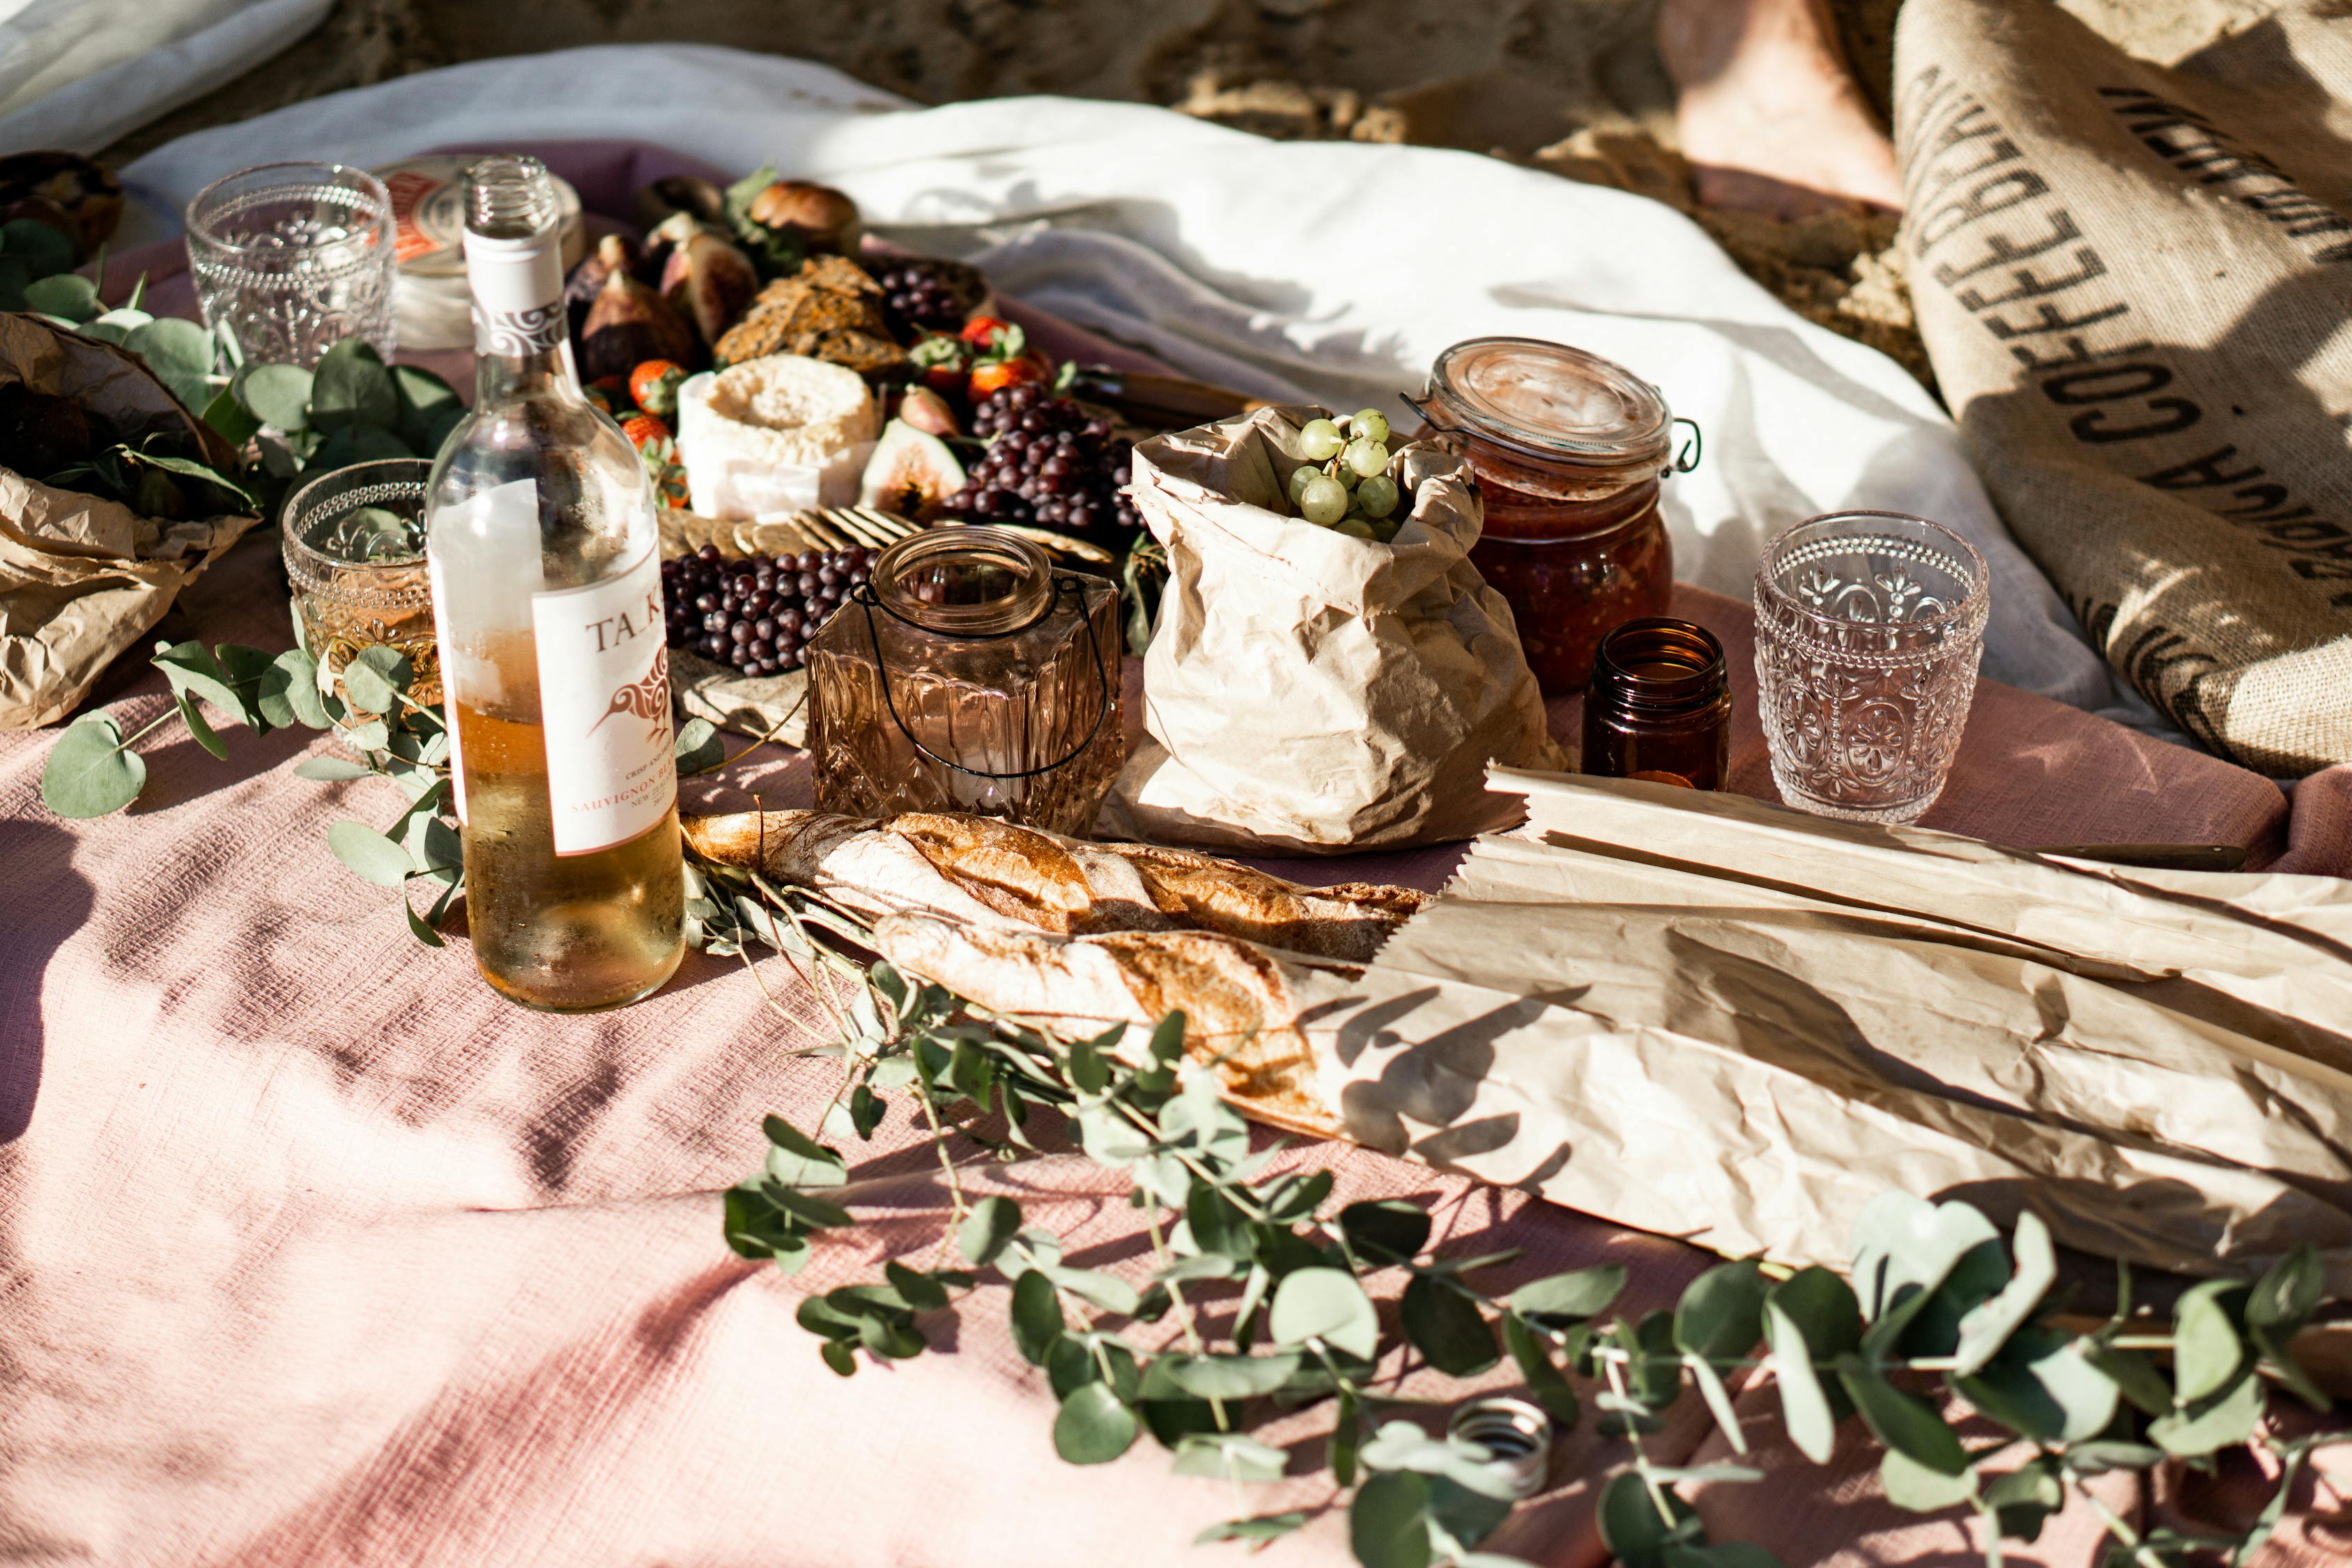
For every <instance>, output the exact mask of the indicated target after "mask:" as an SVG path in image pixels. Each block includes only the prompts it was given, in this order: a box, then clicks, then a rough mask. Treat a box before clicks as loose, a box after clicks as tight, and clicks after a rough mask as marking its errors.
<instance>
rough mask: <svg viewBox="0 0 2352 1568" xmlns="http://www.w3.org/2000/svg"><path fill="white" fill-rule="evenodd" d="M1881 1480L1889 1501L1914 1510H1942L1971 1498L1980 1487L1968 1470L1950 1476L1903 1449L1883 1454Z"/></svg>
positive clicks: (1880, 1469) (1919, 1511) (1879, 1463)
mask: <svg viewBox="0 0 2352 1568" xmlns="http://www.w3.org/2000/svg"><path fill="white" fill-rule="evenodd" d="M1878 1479H1879V1482H1880V1484H1881V1485H1883V1486H1884V1487H1885V1489H1886V1500H1887V1501H1889V1502H1891V1503H1893V1504H1894V1505H1895V1507H1896V1508H1900V1509H1907V1510H1910V1511H1911V1512H1913V1513H1940V1512H1942V1511H1943V1510H1945V1509H1948V1508H1952V1507H1955V1506H1957V1505H1958V1504H1960V1503H1964V1502H1966V1501H1968V1500H1969V1497H1970V1496H1971V1495H1973V1494H1974V1492H1975V1491H1976V1489H1977V1482H1976V1477H1974V1476H1973V1475H1971V1474H1969V1472H1968V1471H1967V1470H1965V1469H1963V1470H1962V1471H1960V1473H1959V1474H1958V1475H1947V1474H1946V1473H1945V1472H1943V1471H1942V1470H1939V1469H1935V1468H1930V1467H1928V1466H1927V1465H1923V1464H1921V1463H1919V1461H1917V1460H1916V1459H1914V1458H1910V1457H1909V1456H1908V1455H1906V1454H1905V1453H1904V1452H1903V1451H1902V1450H1901V1449H1899V1448H1889V1449H1887V1450H1886V1452H1885V1453H1884V1454H1882V1455H1880V1456H1879V1459H1878Z"/></svg>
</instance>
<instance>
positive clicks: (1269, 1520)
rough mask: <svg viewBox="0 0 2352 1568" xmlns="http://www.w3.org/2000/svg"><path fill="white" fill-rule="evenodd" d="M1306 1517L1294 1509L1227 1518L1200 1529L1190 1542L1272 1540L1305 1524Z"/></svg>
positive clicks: (1200, 1544) (1205, 1543)
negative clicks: (1243, 1517) (1241, 1517)
mask: <svg viewBox="0 0 2352 1568" xmlns="http://www.w3.org/2000/svg"><path fill="white" fill-rule="evenodd" d="M1306 1522H1307V1515H1306V1514H1305V1513H1303V1512H1300V1511H1297V1510H1293V1511H1291V1512H1289V1513H1262V1514H1258V1515H1256V1516H1255V1517H1254V1518H1250V1519H1229V1520H1226V1521H1224V1522H1223V1524H1213V1525H1211V1526H1209V1528H1208V1529H1206V1530H1204V1531H1201V1533H1200V1534H1198V1535H1196V1536H1194V1537H1193V1538H1192V1544H1193V1545H1195V1546H1207V1545H1209V1544H1211V1543H1212V1542H1219V1541H1272V1540H1274V1539H1275V1538H1276V1536H1281V1535H1287V1534H1289V1533H1290V1532H1291V1531H1294V1530H1297V1528H1298V1527H1299V1526H1300V1525H1302V1524H1305V1523H1306Z"/></svg>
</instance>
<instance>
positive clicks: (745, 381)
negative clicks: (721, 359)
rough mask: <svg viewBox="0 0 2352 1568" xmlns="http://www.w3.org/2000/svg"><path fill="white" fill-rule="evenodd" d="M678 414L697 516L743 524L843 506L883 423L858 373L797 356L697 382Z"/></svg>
mask: <svg viewBox="0 0 2352 1568" xmlns="http://www.w3.org/2000/svg"><path fill="white" fill-rule="evenodd" d="M677 415H678V425H677V448H678V455H679V456H680V457H681V458H683V459H684V460H685V463H686V469H687V477H688V483H689V485H690V486H691V487H692V489H693V491H694V510H696V511H698V512H701V513H703V514H705V515H706V516H710V517H721V518H737V519H743V520H758V519H761V518H765V517H768V516H771V515H776V516H781V515H784V514H786V513H789V512H791V511H795V510H800V509H802V508H804V507H809V506H814V505H819V504H825V505H832V504H838V503H839V502H840V501H842V500H845V499H846V498H847V496H848V494H850V493H854V491H855V489H856V477H857V471H858V468H860V467H862V465H863V462H864V458H865V455H866V453H868V452H870V451H871V450H872V446H873V441H874V438H875V437H876V436H877V434H878V433H879V431H880V429H881V424H882V414H881V410H880V408H878V407H877V405H876V404H875V401H874V395H873V394H872V393H871V392H870V391H868V390H867V388H866V382H865V379H864V378H863V377H861V376H860V375H858V374H857V373H856V371H852V370H845V369H844V368H842V367H841V366H840V365H837V364H827V363H824V361H823V360H814V359H805V358H803V357H801V356H800V355H797V354H771V355H769V356H768V357H766V358H764V359H755V360H747V361H746V362H744V363H741V364H738V365H730V367H728V368H727V369H725V370H723V371H719V373H717V374H705V375H698V376H695V377H694V378H693V379H691V380H690V381H688V383H687V384H685V385H684V386H682V387H680V388H679V389H678V400H677Z"/></svg>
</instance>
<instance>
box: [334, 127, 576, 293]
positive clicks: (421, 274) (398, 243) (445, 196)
mask: <svg viewBox="0 0 2352 1568" xmlns="http://www.w3.org/2000/svg"><path fill="white" fill-rule="evenodd" d="M481 158H482V154H480V153H436V154H434V155H433V156H431V157H428V158H411V159H409V160H408V161H407V162H406V163H392V164H388V165H386V166H385V167H383V168H381V169H376V170H373V171H371V172H372V173H373V174H374V175H375V177H376V178H377V179H379V180H382V181H383V188H384V190H385V192H386V193H387V194H388V195H390V196H391V197H392V219H393V222H394V225H395V226H396V230H395V238H394V242H393V244H394V255H395V256H396V257H397V258H399V262H400V270H401V272H402V274H403V275H404V276H405V277H409V278H463V277H464V276H465V275H466V249H465V242H466V171H467V169H468V168H470V167H472V166H473V165H474V164H475V163H479V162H480V161H481ZM548 178H549V179H550V180H552V181H553V182H554V184H555V200H556V222H557V223H558V224H559V225H561V226H562V252H563V266H564V268H565V270H567V271H569V270H570V269H571V268H572V267H573V266H574V265H576V264H577V263H578V262H579V260H580V258H581V257H582V255H583V254H584V253H585V250H586V247H587V243H588V242H587V230H586V226H585V219H584V217H583V215H582V213H581V210H580V193H579V192H578V191H575V190H573V189H572V186H571V185H570V184H567V183H566V182H565V181H563V180H561V179H558V178H556V176H554V175H552V174H550V175H549V176H548Z"/></svg>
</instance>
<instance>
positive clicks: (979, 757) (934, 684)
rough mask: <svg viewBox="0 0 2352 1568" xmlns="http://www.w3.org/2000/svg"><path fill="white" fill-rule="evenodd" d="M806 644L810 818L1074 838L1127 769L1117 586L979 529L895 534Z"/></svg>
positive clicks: (1028, 545) (1015, 538) (1016, 540)
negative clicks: (957, 815) (1002, 823)
mask: <svg viewBox="0 0 2352 1568" xmlns="http://www.w3.org/2000/svg"><path fill="white" fill-rule="evenodd" d="M870 570H871V575H870V578H869V580H868V581H867V582H866V584H865V585H864V586H862V587H860V588H859V589H857V590H856V592H855V593H854V594H853V595H851V597H850V599H849V601H848V602H847V603H846V604H845V605H842V607H841V608H840V609H839V610H838V611H836V612H835V614H834V616H833V618H832V619H830V620H828V621H826V622H825V624H824V629H823V630H821V631H819V632H818V633H817V635H816V637H814V639H813V640H812V641H811V642H810V643H809V645H808V655H807V658H808V668H809V751H810V752H812V753H814V757H815V759H816V804H817V809H818V810H820V811H834V812H840V813H842V814H844V815H845V816H881V815H884V814H886V813H891V812H900V811H963V812H971V813H973V814H975V815H977V816H1001V817H1005V818H1009V819H1010V820H1012V821H1014V822H1018V823H1023V824H1025V825H1027V826H1032V827H1043V828H1045V829H1047V830H1048V831H1050V832H1055V833H1067V834H1075V835H1081V836H1083V835H1084V834H1085V833H1086V832H1087V828H1088V827H1089V826H1092V824H1093V822H1094V816H1095V811H1096V809H1097V807H1098V806H1100V805H1102V799H1103V796H1104V795H1106V794H1107V793H1108V791H1109V789H1110V783H1111V780H1112V778H1113V777H1114V776H1115V775H1116V774H1117V773H1118V769H1119V764H1120V763H1122V762H1123V761H1125V760H1126V742H1125V740H1124V739H1123V737H1122V735H1121V732H1120V728H1119V709H1120V699H1119V670H1118V655H1119V646H1120V645H1119V636H1118V587H1117V585H1115V584H1112V583H1111V582H1109V581H1108V579H1106V578H1101V577H1096V576H1091V575H1089V574H1085V573H1079V572H1055V570H1054V569H1053V564H1052V563H1051V562H1049V561H1048V560H1046V558H1045V552H1044V551H1042V550H1040V549H1038V548H1037V546H1035V545H1034V544H1032V543H1030V542H1028V541H1027V540H1025V539H1023V538H1021V537H1019V536H1018V535H1016V534H1013V533H1008V532H1005V531H1002V530H999V529H993V528H970V527H948V528H935V529H930V530H927V531H924V532H921V533H918V534H915V535H913V536H912V537H910V538H907V539H902V540H900V541H899V542H898V543H896V544H894V545H892V546H890V547H889V548H888V549H887V550H885V551H884V552H882V553H881V554H880V555H878V556H877V557H875V559H874V563H873V566H872V568H871V569H870Z"/></svg>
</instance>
